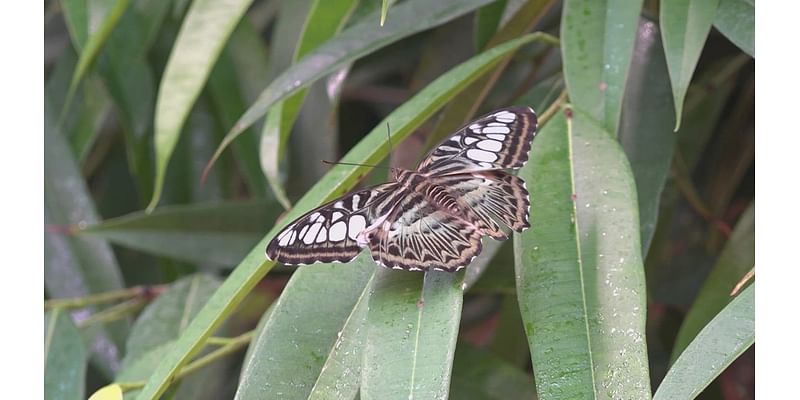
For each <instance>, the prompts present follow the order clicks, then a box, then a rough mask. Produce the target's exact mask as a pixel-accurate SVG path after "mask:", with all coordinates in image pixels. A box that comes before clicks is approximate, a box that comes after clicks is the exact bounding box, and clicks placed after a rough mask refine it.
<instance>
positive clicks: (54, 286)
mask: <svg viewBox="0 0 800 400" xmlns="http://www.w3.org/2000/svg"><path fill="white" fill-rule="evenodd" d="M51 112H52V108H50V107H47V104H46V106H45V120H44V124H45V132H44V135H45V137H44V143H45V145H44V159H45V163H44V196H45V198H44V203H45V204H44V223H45V226H44V229H45V233H44V286H45V289H46V291H47V294H48V295H49V296H50V297H51V298H58V297H80V296H86V295H88V294H92V293H99V292H107V291H111V290H117V289H121V288H123V287H124V286H125V285H124V283H123V281H122V275H121V273H120V271H119V266H118V265H117V260H116V258H115V256H114V253H113V251H112V250H111V246H109V245H108V243H106V242H105V241H104V240H101V239H98V238H85V237H80V236H74V235H71V234H69V233H68V232H69V231H70V229H72V228H71V227H74V226H82V225H85V224H91V223H95V222H97V220H98V216H97V212H96V211H95V208H94V203H93V201H92V198H91V196H90V195H89V191H88V189H87V188H86V183H85V182H84V180H83V177H82V176H81V173H80V170H79V169H78V166H77V164H76V162H75V159H74V157H73V155H72V152H71V151H70V149H69V146H68V145H67V143H66V140H65V138H64V137H63V136H62V135H61V132H59V131H58V129H57V128H56V126H55V122H54V120H53V115H52V114H51ZM87 310H88V311H89V312H91V311H92V309H87ZM86 317H88V314H87V313H85V312H82V313H81V314H80V318H86ZM127 329H128V324H127V321H118V322H116V323H113V324H110V325H107V326H105V327H104V326H96V327H93V328H91V329H89V330H88V331H86V334H87V335H88V336H89V337H91V338H94V345H92V346H91V348H92V349H93V350H92V361H93V362H94V363H95V364H96V365H97V366H98V367H99V368H100V370H101V371H103V373H105V374H106V375H108V376H111V375H112V374H113V370H114V368H115V366H116V365H117V364H118V360H117V358H118V357H119V354H121V353H122V351H121V347H122V344H123V341H124V337H125V336H126V333H127Z"/></svg>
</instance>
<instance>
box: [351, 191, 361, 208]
mask: <svg viewBox="0 0 800 400" xmlns="http://www.w3.org/2000/svg"><path fill="white" fill-rule="evenodd" d="M359 200H361V196H360V195H357V194H354V195H353V210H357V209H358V201H359Z"/></svg>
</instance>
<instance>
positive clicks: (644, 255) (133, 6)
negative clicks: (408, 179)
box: [44, 0, 755, 400]
mask: <svg viewBox="0 0 800 400" xmlns="http://www.w3.org/2000/svg"><path fill="white" fill-rule="evenodd" d="M45 5H46V7H45V16H44V17H45V18H44V19H45V27H44V33H45V55H44V64H45V109H44V120H45V132H44V135H45V156H46V157H45V210H44V212H45V227H44V229H45V253H44V254H45V282H44V288H45V300H46V303H45V308H46V309H45V315H44V317H45V341H44V342H45V343H44V348H45V360H44V362H45V368H44V369H45V396H46V398H48V399H85V398H87V397H88V396H91V395H92V394H93V393H95V396H94V397H93V398H121V396H122V397H124V398H125V399H134V398H136V399H154V398H174V399H199V398H208V399H219V398H233V397H235V398H237V399H263V398H281V399H287V398H288V399H300V398H303V399H311V398H314V399H331V398H341V399H354V398H362V399H373V398H379V399H386V398H426V399H427V398H447V397H450V398H457V399H516V398H519V399H523V398H525V399H529V398H532V397H534V396H537V397H538V398H541V399H563V398H637V399H641V398H651V397H652V396H653V395H655V396H656V398H694V397H698V398H705V399H726V400H729V399H747V398H754V396H755V394H754V393H755V383H754V382H755V379H754V374H753V371H754V355H753V353H754V351H753V349H754V343H755V332H754V328H753V320H754V310H753V299H754V296H755V285H754V283H752V280H753V279H754V278H753V276H754V238H755V229H754V223H755V215H754V211H753V210H754V197H755V187H754V169H755V158H754V154H755V153H754V134H755V132H754V131H755V128H754V127H755V125H754V102H755V95H754V93H755V82H754V57H755V45H754V18H753V17H754V13H755V6H754V2H753V1H752V0H719V1H700V0H681V1H661V2H659V1H652V0H563V1H555V0H529V1H524V0H495V1H492V0H451V1H447V2H439V1H433V0H403V1H386V0H382V1H381V0H361V1H357V0H356V1H346V0H342V1H339V0H297V1H294V0H293V1H288V0H254V1H253V0H249V1H248V0H224V1H220V0H194V1H187V0H174V1H168V0H114V1H112V0H49V1H46V2H45ZM512 105H527V106H531V107H533V108H534V109H535V110H536V112H537V114H538V115H539V119H540V126H539V134H538V136H537V138H536V140H535V141H534V143H533V149H532V150H531V153H530V161H529V163H528V164H527V165H526V166H525V167H524V168H523V169H522V170H521V171H519V175H520V176H521V177H523V178H524V179H525V180H526V182H527V185H528V188H529V190H530V192H531V203H532V204H531V210H530V216H531V221H532V225H533V226H532V228H531V229H529V230H528V231H526V232H525V233H523V234H519V235H514V238H513V240H510V242H507V243H505V244H503V245H501V244H500V243H494V242H491V241H490V240H489V239H486V240H485V242H484V250H483V253H482V255H481V257H479V258H477V259H476V260H475V261H474V262H473V263H472V265H470V267H469V268H467V271H466V272H461V273H456V274H448V273H441V272H431V273H427V274H420V273H411V272H396V271H389V270H383V269H381V268H379V267H378V266H376V265H375V263H374V262H373V261H372V260H371V258H370V257H369V256H368V255H367V254H362V255H361V256H360V257H358V258H357V259H356V260H354V261H353V262H352V263H349V264H347V265H340V264H339V265H317V266H312V267H301V268H290V267H283V266H275V265H274V263H272V262H267V261H266V259H265V257H264V246H265V244H266V243H267V241H269V240H270V239H271V238H272V237H274V235H275V233H276V232H277V231H278V230H279V229H280V228H281V227H282V226H283V225H285V224H286V223H287V222H288V221H290V220H291V219H292V218H294V217H296V216H298V215H300V214H301V213H303V212H305V211H306V210H308V209H310V208H312V207H314V206H316V205H318V204H321V203H322V202H324V201H326V200H329V199H331V198H333V197H336V196H339V195H341V194H343V193H345V192H347V191H349V190H351V189H353V188H355V187H357V186H359V185H369V184H372V183H377V182H382V181H385V180H386V173H385V170H381V169H374V170H371V169H370V168H367V167H360V166H347V165H336V166H333V167H330V166H328V165H325V164H322V163H321V162H320V161H321V160H332V159H342V160H344V161H348V162H356V163H369V164H378V163H384V162H388V163H391V164H392V165H394V166H400V167H404V168H413V167H415V164H416V163H417V162H418V161H419V160H420V159H421V157H422V155H423V154H425V153H426V152H427V151H428V149H429V148H430V147H432V146H434V145H435V144H436V143H438V142H439V141H441V140H442V139H443V138H445V137H447V135H449V134H451V133H452V132H454V131H455V130H456V129H458V127H460V126H462V125H463V124H464V123H466V122H468V121H470V120H472V119H474V118H475V117H477V116H479V115H481V114H483V113H485V112H489V111H491V110H495V109H498V108H502V107H507V106H512ZM387 127H388V129H389V135H387ZM734 288H737V289H736V290H735V292H736V293H732V292H733V291H734ZM748 349H749V350H748ZM245 350H246V354H245ZM103 387H104V388H105V389H103V390H102V391H99V390H100V389H101V388H103ZM121 393H122V394H121Z"/></svg>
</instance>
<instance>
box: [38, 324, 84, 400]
mask: <svg viewBox="0 0 800 400" xmlns="http://www.w3.org/2000/svg"><path fill="white" fill-rule="evenodd" d="M86 359H87V357H86V348H85V347H84V345H83V340H82V339H81V333H80V332H79V331H78V328H76V327H75V324H74V323H72V318H71V317H70V316H69V313H67V312H65V311H63V310H61V309H55V310H53V311H52V312H50V313H47V314H45V315H44V398H45V399H65V400H67V399H78V400H81V399H84V398H85V397H84V387H83V385H84V382H85V379H86Z"/></svg>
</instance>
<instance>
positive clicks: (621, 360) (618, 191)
mask: <svg viewBox="0 0 800 400" xmlns="http://www.w3.org/2000/svg"><path fill="white" fill-rule="evenodd" d="M570 111H571V110H566V113H569V114H572V113H571V112H570ZM520 176H521V177H522V178H524V179H525V181H526V182H527V183H528V188H529V191H530V194H531V196H530V197H531V199H533V201H532V204H531V223H532V227H531V229H528V230H527V231H525V232H524V233H522V234H517V235H515V240H514V250H515V256H516V272H517V294H518V298H519V306H520V311H521V313H522V320H523V322H524V324H525V331H526V333H527V335H528V343H529V345H530V349H531V356H532V360H533V369H534V370H535V371H536V385H537V391H538V393H539V397H540V398H541V399H551V398H554V399H560V398H605V397H619V398H648V397H649V396H650V378H649V376H648V363H647V351H646V347H645V342H644V333H645V304H646V301H645V281H644V271H643V266H642V260H641V253H640V252H641V248H640V244H639V221H638V213H637V212H636V210H637V207H636V206H637V205H636V188H635V185H634V182H633V176H632V174H631V172H630V168H629V166H628V163H627V161H626V160H625V156H624V154H623V153H622V150H621V148H620V146H619V144H618V143H617V142H616V140H615V139H614V138H613V137H612V136H611V134H610V133H609V132H606V131H604V130H602V129H600V128H599V127H597V126H596V125H594V124H593V123H592V122H590V121H589V117H588V116H585V115H583V114H581V113H579V112H578V111H577V110H576V111H574V117H570V118H565V117H564V115H563V114H562V113H558V114H557V115H556V116H554V117H553V119H552V120H551V122H549V123H548V124H547V125H546V126H545V127H544V129H542V131H541V133H539V135H537V138H536V140H535V141H534V144H533V149H532V151H531V160H530V162H529V163H528V164H527V165H526V166H525V167H523V169H522V170H521V171H520Z"/></svg>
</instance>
